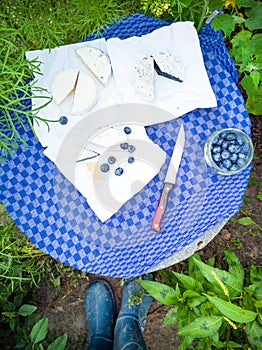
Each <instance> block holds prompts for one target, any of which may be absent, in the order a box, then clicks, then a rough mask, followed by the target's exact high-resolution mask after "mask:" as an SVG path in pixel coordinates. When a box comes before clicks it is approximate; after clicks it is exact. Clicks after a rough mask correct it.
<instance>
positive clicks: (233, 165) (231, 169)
mask: <svg viewBox="0 0 262 350" xmlns="http://www.w3.org/2000/svg"><path fill="white" fill-rule="evenodd" d="M238 169H239V167H238V166H237V165H236V164H232V166H231V168H230V169H229V170H230V171H236V170H238Z"/></svg>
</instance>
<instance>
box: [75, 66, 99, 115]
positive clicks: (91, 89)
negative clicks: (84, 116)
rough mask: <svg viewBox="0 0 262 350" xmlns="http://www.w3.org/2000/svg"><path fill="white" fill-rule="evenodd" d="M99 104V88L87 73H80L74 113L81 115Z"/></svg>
mask: <svg viewBox="0 0 262 350" xmlns="http://www.w3.org/2000/svg"><path fill="white" fill-rule="evenodd" d="M96 102H97V87H96V84H95V82H94V80H93V79H92V78H91V77H90V76H89V75H88V74H86V73H84V72H79V74H78V79H77V82H76V89H75V94H74V99H73V105H72V113H73V114H80V113H82V112H84V111H87V110H89V109H90V108H91V107H93V106H94V105H95V104H96Z"/></svg>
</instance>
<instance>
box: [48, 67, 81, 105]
mask: <svg viewBox="0 0 262 350" xmlns="http://www.w3.org/2000/svg"><path fill="white" fill-rule="evenodd" d="M78 73H79V71H78V69H74V68H68V69H65V70H63V71H62V72H60V73H59V74H58V75H57V76H56V77H55V79H54V80H53V83H52V87H51V90H52V96H53V99H54V100H55V102H56V103H57V104H58V105H60V104H61V103H62V102H63V101H64V100H65V98H66V97H67V96H69V95H70V94H71V93H72V92H73V91H74V89H75V87H76V82H77V78H78Z"/></svg>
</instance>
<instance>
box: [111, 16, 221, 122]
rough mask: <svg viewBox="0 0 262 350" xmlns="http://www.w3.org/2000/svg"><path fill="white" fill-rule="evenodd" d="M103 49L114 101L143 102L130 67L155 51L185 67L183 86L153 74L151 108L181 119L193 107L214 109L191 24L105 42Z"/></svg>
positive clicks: (194, 31)
mask: <svg viewBox="0 0 262 350" xmlns="http://www.w3.org/2000/svg"><path fill="white" fill-rule="evenodd" d="M106 45H107V50H108V53H109V56H110V60H111V64H112V67H113V74H114V78H115V81H116V85H117V89H118V91H119V94H118V97H119V100H118V102H121V103H127V102H136V103H139V102H140V103H146V101H145V100H144V99H143V98H142V97H140V96H139V95H138V94H137V93H136V91H135V89H134V85H133V82H132V72H133V69H134V66H136V65H137V64H138V62H139V61H140V60H141V59H142V58H143V57H146V56H150V55H152V54H154V53H157V52H160V51H162V52H173V53H174V54H175V56H177V57H178V58H179V59H180V61H181V63H182V65H183V66H184V68H185V78H184V81H183V83H180V82H177V81H174V80H170V79H167V78H165V77H162V76H159V75H158V74H157V73H155V98H154V100H153V101H152V105H154V106H158V107H162V108H163V109H165V110H167V111H169V112H170V113H172V114H173V116H174V118H176V117H179V116H182V115H183V114H185V113H187V112H190V111H192V110H194V109H196V108H209V107H216V105H217V101H216V97H215V95H214V92H213V90H212V87H211V85H210V82H209V79H208V76H207V72H206V70H205V66H204V61H203V56H202V52H201V49H200V44H199V39H198V35H197V31H196V29H195V27H194V25H193V23H192V22H177V23H173V24H171V25H169V26H165V27H162V28H160V29H157V30H155V31H153V32H152V33H150V34H147V35H143V36H141V37H131V38H128V39H125V40H121V39H119V38H112V39H109V40H107V43H106Z"/></svg>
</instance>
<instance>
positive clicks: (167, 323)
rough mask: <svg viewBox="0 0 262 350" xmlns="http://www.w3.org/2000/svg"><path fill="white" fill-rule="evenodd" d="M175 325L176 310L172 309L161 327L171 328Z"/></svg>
mask: <svg viewBox="0 0 262 350" xmlns="http://www.w3.org/2000/svg"><path fill="white" fill-rule="evenodd" d="M176 323H177V308H176V307H172V308H171V309H170V310H169V311H168V313H167V314H166V316H165V318H164V320H163V327H167V326H173V325H174V324H176Z"/></svg>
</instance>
